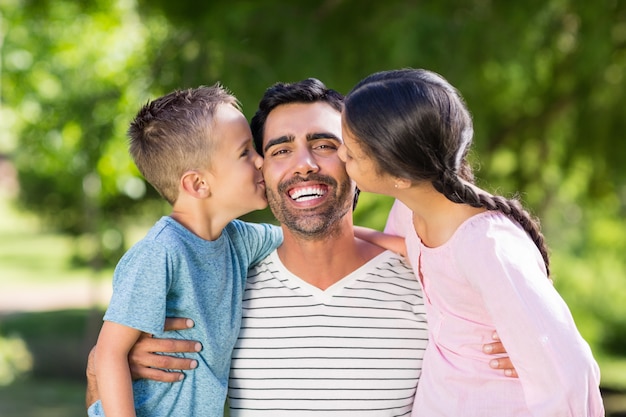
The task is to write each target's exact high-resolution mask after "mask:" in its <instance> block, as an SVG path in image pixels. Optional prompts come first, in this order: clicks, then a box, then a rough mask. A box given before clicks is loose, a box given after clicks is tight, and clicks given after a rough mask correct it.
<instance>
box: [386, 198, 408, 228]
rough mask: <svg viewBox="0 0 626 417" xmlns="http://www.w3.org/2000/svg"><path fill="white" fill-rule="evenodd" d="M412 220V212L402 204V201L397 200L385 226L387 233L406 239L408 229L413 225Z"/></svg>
mask: <svg viewBox="0 0 626 417" xmlns="http://www.w3.org/2000/svg"><path fill="white" fill-rule="evenodd" d="M411 218H412V212H411V210H410V209H409V208H408V207H407V206H405V205H404V204H403V203H402V202H400V200H395V201H394V202H393V206H391V210H390V211H389V217H388V218H387V224H386V225H385V233H388V234H390V235H396V236H402V237H406V231H407V227H408V226H410V225H412V221H411Z"/></svg>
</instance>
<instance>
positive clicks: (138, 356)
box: [87, 79, 507, 417]
mask: <svg viewBox="0 0 626 417" xmlns="http://www.w3.org/2000/svg"><path fill="white" fill-rule="evenodd" d="M342 103H343V97H342V96H341V95H340V94H338V93H337V92H335V91H333V90H330V89H327V88H326V87H325V86H324V85H323V84H322V83H321V82H320V81H318V80H315V79H308V80H304V81H301V82H298V83H293V84H282V83H279V84H276V85H275V86H273V87H270V88H269V89H268V90H267V91H266V93H265V95H264V97H263V99H262V100H261V103H260V105H259V110H258V111H257V113H256V114H255V116H254V118H253V119H252V122H251V127H252V131H253V135H254V139H255V143H256V146H257V150H258V151H259V153H261V154H264V165H263V174H264V177H265V182H266V190H267V196H268V202H269V205H270V208H271V209H272V211H273V213H274V215H275V216H276V218H277V219H278V220H279V222H280V223H281V227H282V229H283V234H284V242H283V244H282V245H281V246H280V247H279V248H278V249H277V250H276V251H275V252H274V253H272V254H271V255H270V256H268V257H267V258H266V259H265V260H263V261H261V262H260V263H259V264H258V265H256V266H254V267H253V268H252V269H251V270H250V273H249V274H248V283H247V286H246V292H245V295H244V304H243V322H242V329H241V333H240V335H239V339H238V342H237V344H236V346H235V349H234V351H233V361H232V364H231V375H230V382H229V406H230V409H231V411H230V415H231V416H233V417H234V416H267V415H272V416H281V415H285V416H287V415H289V416H294V415H296V416H303V415H309V414H310V415H316V416H321V415H323V416H345V415H359V416H368V415H371V416H387V415H389V416H391V415H403V414H408V413H410V410H411V405H412V402H413V396H414V393H415V388H416V386H417V382H418V379H419V375H420V372H421V360H422V354H423V349H424V348H425V346H426V342H427V340H426V339H427V329H426V320H425V315H424V310H423V303H422V300H421V289H420V287H419V284H418V282H417V280H416V279H415V277H414V275H413V273H412V271H411V269H410V267H409V266H408V265H407V264H406V263H405V261H404V260H403V259H402V258H401V257H400V256H398V255H396V254H393V253H391V252H386V251H384V250H382V249H381V248H379V247H377V246H374V245H372V244H370V243H368V242H365V241H363V240H360V239H358V238H355V236H354V230H353V223H352V205H353V201H354V199H355V198H354V196H355V192H356V190H355V186H354V184H353V182H352V181H351V180H350V179H349V178H348V176H347V174H346V171H345V168H344V165H343V164H342V163H341V161H340V160H339V158H338V156H337V149H338V147H339V145H340V144H341V109H342ZM207 314H210V312H207ZM169 326H170V328H172V329H184V328H186V327H188V321H185V320H184V319H176V320H171V321H170V324H169ZM489 347H490V348H491V351H492V353H496V352H500V351H501V345H499V344H497V343H496V344H494V345H490V346H489ZM198 349H199V346H198V344H197V343H194V342H181V341H172V340H158V339H150V338H144V339H142V340H141V341H140V342H139V343H138V345H137V346H136V348H135V350H134V351H133V353H132V354H131V356H130V361H131V366H132V367H133V370H134V375H135V376H136V377H140V378H154V379H159V380H162V381H176V380H178V379H179V378H180V377H181V376H182V374H178V373H172V372H169V373H165V372H163V371H160V370H158V369H154V368H167V369H191V368H193V367H194V362H193V361H190V360H189V359H180V358H171V357H168V356H164V355H154V354H152V353H151V352H180V351H197V350H198ZM486 361H487V356H486ZM486 366H487V365H486ZM505 366H507V363H506V362H502V361H500V363H499V365H498V366H497V367H499V368H502V369H504V367H505ZM91 373H92V370H90V369H88V376H90V374H91ZM90 388H92V392H88V398H87V400H88V403H91V402H92V401H93V400H94V399H95V397H94V394H95V393H94V392H93V389H95V387H94V386H93V385H90Z"/></svg>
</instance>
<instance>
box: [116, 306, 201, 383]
mask: <svg viewBox="0 0 626 417" xmlns="http://www.w3.org/2000/svg"><path fill="white" fill-rule="evenodd" d="M193 326H194V323H193V320H190V319H185V318H168V319H166V320H165V330H185V329H189V328H191V327H193ZM200 350H202V345H201V344H200V343H199V342H196V341H194V340H178V339H155V338H153V337H152V336H151V335H149V334H143V335H142V336H141V337H140V338H139V340H138V341H137V343H135V346H133V348H132V349H131V351H130V353H129V354H128V364H129V366H130V372H131V374H132V377H133V379H142V378H145V379H152V380H154V381H161V382H176V381H181V380H182V379H183V378H184V377H185V375H184V374H183V373H182V372H171V371H179V370H190V369H195V368H196V367H197V366H198V361H196V360H195V359H188V358H179V357H175V356H167V355H161V354H157V353H155V352H162V353H177V352H199V351H200ZM156 368H160V369H156ZM164 369H167V371H165V370H164Z"/></svg>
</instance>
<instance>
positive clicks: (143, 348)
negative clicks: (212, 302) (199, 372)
mask: <svg viewBox="0 0 626 417" xmlns="http://www.w3.org/2000/svg"><path fill="white" fill-rule="evenodd" d="M193 325H194V323H193V320H190V319H185V318H168V319H167V320H166V321H165V330H185V329H189V328H191V327H193ZM200 350H202V345H201V344H200V343H199V342H196V341H194V340H178V339H155V338H153V337H152V335H149V334H147V333H143V334H142V335H141V336H140V338H139V340H137V343H135V346H133V348H132V349H131V351H130V353H129V354H128V362H129V366H130V371H131V375H132V377H133V379H141V378H146V379H152V380H155V381H161V382H177V381H181V380H182V379H183V378H184V374H183V373H182V372H168V371H163V370H161V369H168V370H172V371H181V370H191V369H195V368H196V367H197V366H198V362H197V361H196V360H195V359H189V358H179V357H173V356H167V355H160V354H157V353H155V352H165V353H168V352H170V353H171V352H199V351H200ZM95 355H96V349H95V347H94V348H92V349H91V352H89V357H88V358H87V371H86V375H87V391H86V393H85V402H86V405H87V408H89V406H91V404H93V403H94V402H96V401H97V400H98V399H99V398H100V396H99V393H98V384H97V383H96V372H97V371H96V369H95ZM156 368H161V369H156Z"/></svg>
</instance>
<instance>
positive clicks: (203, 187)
mask: <svg viewBox="0 0 626 417" xmlns="http://www.w3.org/2000/svg"><path fill="white" fill-rule="evenodd" d="M180 185H181V187H182V188H183V190H184V191H185V192H186V193H187V194H189V195H190V196H192V197H195V198H206V197H210V196H211V187H210V185H209V181H208V178H207V176H206V175H203V174H202V173H201V172H198V171H187V172H185V173H184V174H183V176H182V177H181V178H180Z"/></svg>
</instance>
